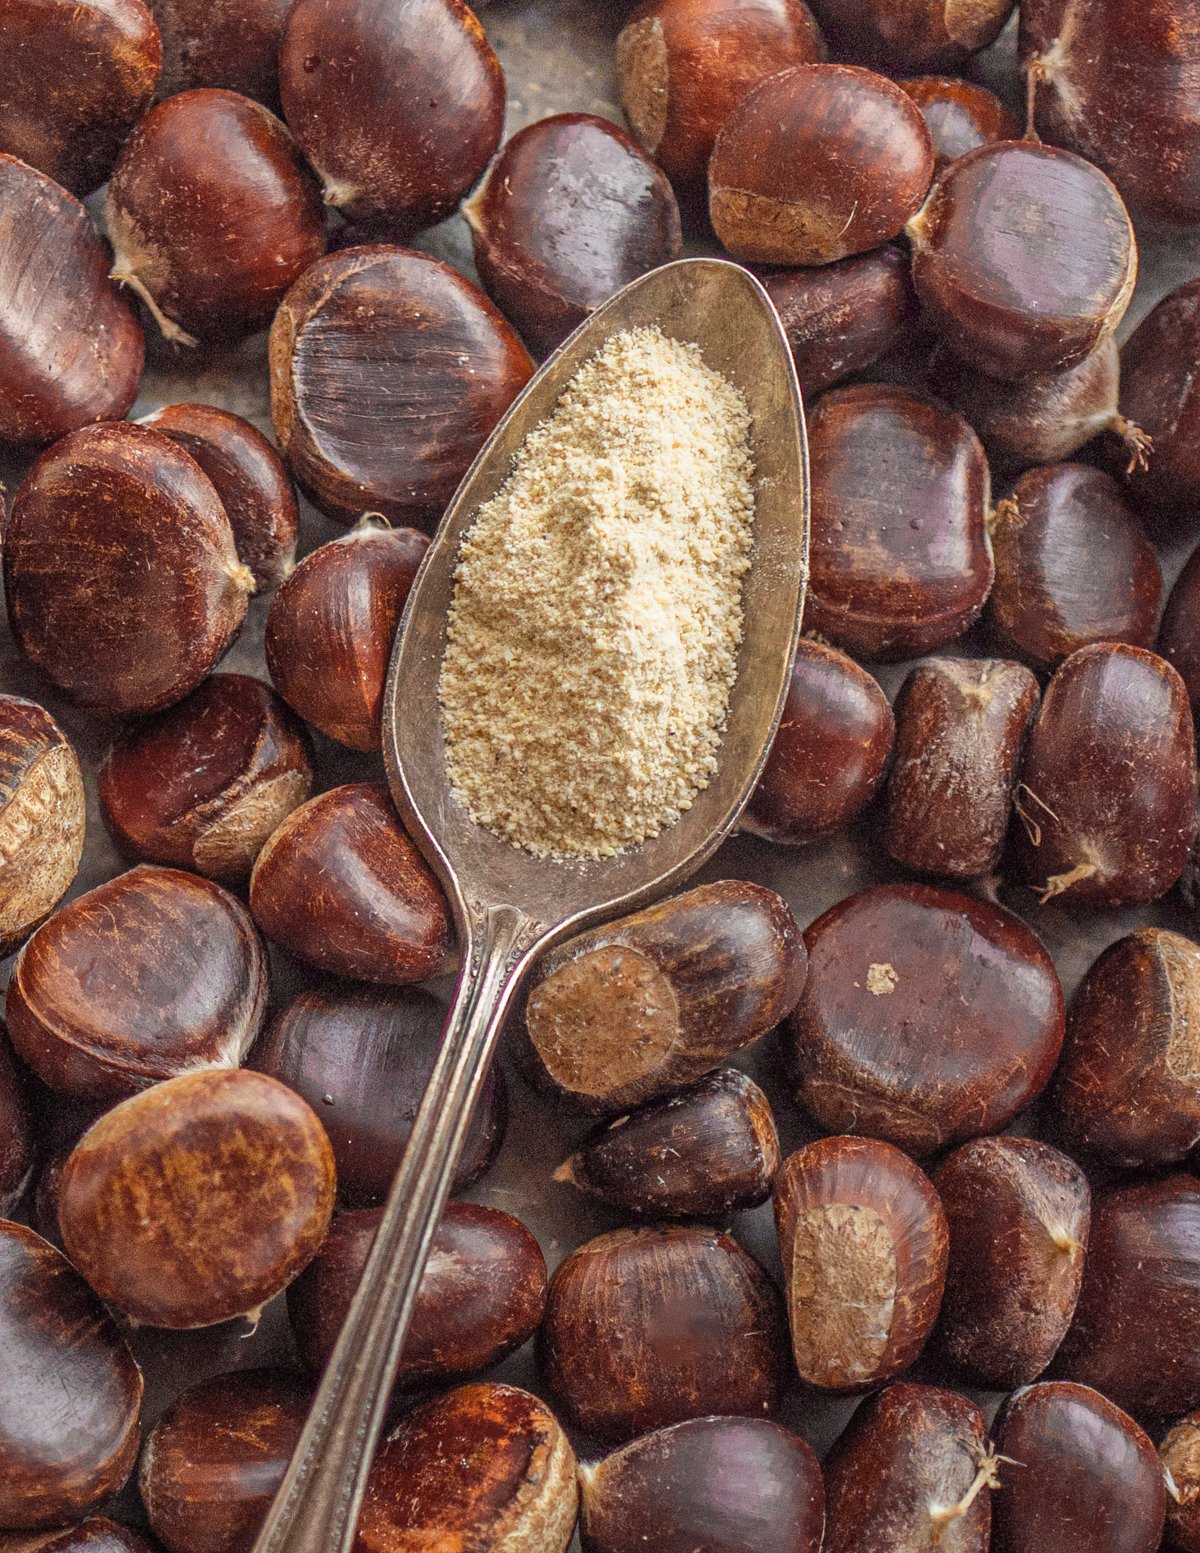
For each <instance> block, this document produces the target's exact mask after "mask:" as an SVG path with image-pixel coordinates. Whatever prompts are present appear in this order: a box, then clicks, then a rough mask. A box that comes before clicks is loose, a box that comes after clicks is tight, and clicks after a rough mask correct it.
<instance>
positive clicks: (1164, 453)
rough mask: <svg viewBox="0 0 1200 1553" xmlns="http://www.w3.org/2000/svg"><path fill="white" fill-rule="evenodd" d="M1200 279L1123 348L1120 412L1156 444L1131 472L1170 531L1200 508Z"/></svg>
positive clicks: (1140, 495) (1143, 498)
mask: <svg viewBox="0 0 1200 1553" xmlns="http://www.w3.org/2000/svg"><path fill="white" fill-rule="evenodd" d="M1198 354H1200V277H1197V278H1196V279H1195V280H1189V281H1185V282H1184V284H1183V285H1182V286H1179V287H1177V288H1176V289H1175V290H1174V291H1172V292H1171V293H1170V294H1169V295H1168V296H1165V297H1164V298H1163V299H1162V301H1161V302H1160V303H1159V304H1158V306H1157V307H1155V308H1154V309H1153V310H1152V311H1151V312H1149V313H1148V314H1147V315H1146V317H1145V318H1143V319H1142V321H1141V323H1140V324H1139V325H1138V326H1137V328H1136V329H1135V330H1134V331H1133V333H1132V334H1131V335H1130V336H1129V338H1128V340H1126V342H1125V344H1124V346H1123V347H1122V349H1121V393H1120V407H1121V414H1122V415H1123V416H1125V417H1126V418H1127V419H1128V420H1130V421H1133V422H1134V423H1135V424H1136V425H1138V426H1140V427H1141V428H1142V430H1143V432H1144V433H1145V434H1146V436H1148V437H1149V438H1150V442H1151V448H1150V452H1149V453H1148V455H1147V457H1146V459H1145V461H1144V464H1142V465H1140V466H1138V467H1135V468H1134V469H1132V470H1131V471H1130V474H1129V482H1130V485H1131V487H1132V488H1133V492H1134V494H1135V496H1136V497H1137V500H1138V502H1139V504H1140V505H1142V506H1145V507H1147V508H1149V509H1150V510H1151V511H1152V512H1153V513H1155V515H1156V516H1157V517H1158V519H1159V521H1160V522H1161V523H1162V524H1163V525H1164V526H1166V527H1168V528H1170V529H1171V530H1177V529H1184V528H1186V527H1187V525H1188V523H1189V521H1190V516H1191V511H1192V510H1193V509H1194V508H1195V506H1196V504H1197V502H1200V451H1198V447H1200V385H1198V384H1197V381H1196V371H1195V366H1196V359H1197V356H1198Z"/></svg>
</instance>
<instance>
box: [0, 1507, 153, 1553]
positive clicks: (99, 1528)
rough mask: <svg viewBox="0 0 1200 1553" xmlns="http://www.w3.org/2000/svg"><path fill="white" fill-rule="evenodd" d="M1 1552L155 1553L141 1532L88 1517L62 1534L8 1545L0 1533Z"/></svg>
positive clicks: (104, 1518) (102, 1518) (51, 1533)
mask: <svg viewBox="0 0 1200 1553" xmlns="http://www.w3.org/2000/svg"><path fill="white" fill-rule="evenodd" d="M0 1550H3V1553H157V1550H156V1549H155V1548H152V1547H151V1545H150V1543H149V1542H148V1541H147V1540H146V1538H145V1537H143V1536H142V1534H141V1533H140V1532H137V1531H133V1530H132V1529H131V1528H130V1527H128V1526H118V1525H117V1523H116V1521H110V1520H109V1519H108V1517H107V1516H104V1515H90V1516H89V1517H88V1518H87V1520H86V1521H80V1522H79V1524H78V1525H77V1526H68V1527H66V1529H65V1530H62V1531H48V1532H41V1533H39V1534H38V1535H37V1536H36V1537H33V1538H32V1539H30V1538H25V1537H20V1538H18V1539H17V1541H16V1542H13V1543H10V1541H9V1539H8V1538H6V1537H5V1536H4V1534H3V1532H0Z"/></svg>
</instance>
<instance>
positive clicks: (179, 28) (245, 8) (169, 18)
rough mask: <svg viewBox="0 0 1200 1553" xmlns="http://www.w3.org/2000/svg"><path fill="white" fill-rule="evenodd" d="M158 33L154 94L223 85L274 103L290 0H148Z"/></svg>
mask: <svg viewBox="0 0 1200 1553" xmlns="http://www.w3.org/2000/svg"><path fill="white" fill-rule="evenodd" d="M148 4H149V6H150V9H151V10H152V11H153V12H154V19H155V21H156V22H157V23H158V30H159V32H160V33H161V34H162V51H163V68H162V78H161V80H160V81H159V95H160V96H162V97H173V96H174V95H175V94H176V93H177V92H186V91H190V89H191V88H192V87H194V86H226V87H228V88H229V89H230V90H231V91H234V92H241V93H242V94H243V95H244V96H246V97H256V98H257V99H258V101H259V102H262V103H265V104H266V105H267V107H268V108H271V109H273V110H275V111H278V108H279V40H280V38H281V37H282V35H283V24H284V21H285V20H286V18H287V13H288V6H289V0H148Z"/></svg>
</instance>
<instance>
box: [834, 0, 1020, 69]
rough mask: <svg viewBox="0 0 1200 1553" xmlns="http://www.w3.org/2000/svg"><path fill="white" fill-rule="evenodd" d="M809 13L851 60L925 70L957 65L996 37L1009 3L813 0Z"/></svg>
mask: <svg viewBox="0 0 1200 1553" xmlns="http://www.w3.org/2000/svg"><path fill="white" fill-rule="evenodd" d="M813 9H814V10H815V11H816V13H817V15H818V16H819V17H820V19H821V22H822V24H823V25H824V26H825V27H827V28H828V29H829V34H830V37H831V38H832V39H834V41H835V42H836V44H837V46H838V47H839V48H843V49H845V50H847V52H849V53H850V54H851V55H852V56H853V57H854V58H855V59H860V58H864V59H877V60H879V62H880V63H881V64H883V65H886V67H887V68H888V69H889V70H894V69H896V68H897V67H898V66H901V65H903V66H905V67H907V68H908V69H929V68H932V67H933V66H940V67H944V66H947V65H961V64H963V63H965V61H966V60H967V59H968V58H969V57H970V56H971V55H972V54H976V53H978V52H979V50H980V49H985V48H987V47H988V45H989V44H990V43H993V42H995V40H996V38H998V37H999V35H1000V33H1001V31H1002V29H1003V27H1004V24H1005V22H1006V21H1007V20H1008V18H1009V16H1010V15H1011V14H1012V9H1013V8H1012V5H1011V4H1010V0H816V3H815V4H814V7H813Z"/></svg>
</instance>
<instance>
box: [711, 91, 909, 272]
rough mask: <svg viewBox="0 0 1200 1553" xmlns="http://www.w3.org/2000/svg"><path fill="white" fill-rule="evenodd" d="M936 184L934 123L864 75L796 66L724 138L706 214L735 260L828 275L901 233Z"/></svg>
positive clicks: (725, 129) (740, 113)
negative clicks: (837, 262)
mask: <svg viewBox="0 0 1200 1553" xmlns="http://www.w3.org/2000/svg"><path fill="white" fill-rule="evenodd" d="M932 177H933V142H932V140H931V139H930V137H929V131H928V130H927V129H926V128H925V120H924V119H923V118H922V117H921V110H920V109H919V108H918V107H917V105H916V104H915V103H914V102H913V101H912V99H911V98H910V97H906V96H905V94H904V93H903V92H902V91H901V90H900V88H899V87H898V86H896V85H895V84H894V83H893V82H891V81H888V80H887V79H885V77H883V76H880V75H876V74H874V72H873V71H870V70H860V69H859V68H858V67H857V66H855V65H796V66H794V67H793V68H792V69H790V70H781V71H780V72H779V74H778V75H773V76H769V77H768V78H767V80H765V81H764V82H762V84H761V85H760V86H757V87H755V89H754V90H753V91H752V92H750V93H749V94H748V95H747V96H746V97H743V98H742V100H741V101H740V102H739V103H738V105H737V107H736V108H734V110H733V112H732V113H731V114H730V115H729V117H728V118H727V119H726V120H725V122H724V124H723V125H722V126H721V129H720V131H719V132H718V134H717V138H716V142H715V144H714V146H713V152H712V159H711V161H710V162H709V165H708V210H709V216H710V218H711V220H712V224H713V230H714V231H715V232H716V234H717V236H718V237H719V238H720V240H721V242H722V243H723V244H724V245H725V247H726V248H727V249H728V250H729V252H730V253H731V254H733V255H734V256H735V258H738V259H753V260H757V261H758V262H760V263H763V264H829V263H831V262H832V261H833V260H834V259H844V258H845V257H846V256H847V255H848V254H854V253H865V252H866V251H867V249H869V248H876V247H878V246H879V244H880V243H886V242H887V240H888V239H889V238H891V237H895V236H897V235H898V233H900V232H901V231H903V230H904V225H905V222H907V221H908V220H909V218H910V217H912V216H913V215H915V213H916V212H917V210H918V209H919V208H920V205H921V202H922V200H924V198H925V195H926V194H927V192H928V190H929V183H930V179H931V178H932Z"/></svg>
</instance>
